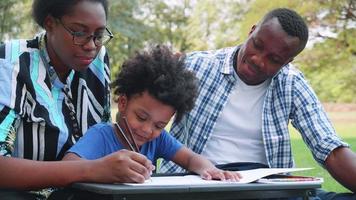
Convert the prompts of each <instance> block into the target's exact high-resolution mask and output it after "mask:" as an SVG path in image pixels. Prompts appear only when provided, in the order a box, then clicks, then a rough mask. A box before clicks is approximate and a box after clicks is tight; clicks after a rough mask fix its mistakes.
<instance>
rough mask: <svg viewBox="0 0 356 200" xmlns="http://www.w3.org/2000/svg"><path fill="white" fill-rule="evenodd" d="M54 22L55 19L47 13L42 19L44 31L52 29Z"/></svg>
mask: <svg viewBox="0 0 356 200" xmlns="http://www.w3.org/2000/svg"><path fill="white" fill-rule="evenodd" d="M55 24H56V20H55V19H54V17H52V16H51V15H47V17H46V18H45V19H44V21H43V27H44V29H45V30H46V31H51V30H53V28H54V26H55Z"/></svg>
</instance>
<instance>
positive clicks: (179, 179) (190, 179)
mask: <svg viewBox="0 0 356 200" xmlns="http://www.w3.org/2000/svg"><path fill="white" fill-rule="evenodd" d="M308 169H311V168H261V169H252V170H245V171H239V173H240V174H241V175H242V178H241V179H240V181H238V182H231V181H219V180H204V179H202V178H201V177H200V176H198V175H186V176H159V177H151V178H150V179H149V180H146V181H145V182H144V183H124V184H125V185H133V186H173V185H208V184H243V183H250V182H253V181H256V180H258V179H260V178H263V177H266V176H269V175H272V174H279V173H287V172H295V171H302V170H308Z"/></svg>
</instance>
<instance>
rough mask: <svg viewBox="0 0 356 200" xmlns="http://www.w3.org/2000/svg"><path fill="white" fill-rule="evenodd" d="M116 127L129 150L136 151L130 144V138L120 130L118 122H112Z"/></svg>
mask: <svg viewBox="0 0 356 200" xmlns="http://www.w3.org/2000/svg"><path fill="white" fill-rule="evenodd" d="M114 124H115V126H116V128H117V129H118V130H119V133H120V134H121V136H122V137H123V138H124V139H125V141H126V143H127V144H128V146H129V148H130V150H131V151H134V152H138V151H136V149H135V148H134V147H133V146H132V144H131V142H130V140H129V139H128V138H127V137H126V134H125V132H124V131H123V130H122V128H121V127H120V125H119V124H118V123H114Z"/></svg>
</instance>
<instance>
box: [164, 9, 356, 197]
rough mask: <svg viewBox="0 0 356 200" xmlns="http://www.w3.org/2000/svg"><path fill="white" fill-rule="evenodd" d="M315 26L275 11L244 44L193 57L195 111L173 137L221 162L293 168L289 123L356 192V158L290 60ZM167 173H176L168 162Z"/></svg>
mask: <svg viewBox="0 0 356 200" xmlns="http://www.w3.org/2000/svg"><path fill="white" fill-rule="evenodd" d="M307 40H308V28H307V26H306V24H305V23H304V21H303V19H302V18H301V17H300V16H299V15H298V14H297V13H296V12H294V11H292V10H289V9H284V8H281V9H275V10H272V11H271V12H269V13H267V14H266V15H265V16H264V18H263V19H262V20H261V21H260V22H259V23H258V24H257V25H255V26H253V27H252V29H251V31H250V33H249V37H248V38H247V40H246V41H245V42H244V43H243V44H242V45H239V46H236V47H232V48H225V49H220V50H216V51H204V52H193V53H191V54H189V55H188V56H187V58H186V66H187V67H188V68H189V69H191V70H193V71H195V72H196V75H197V77H198V78H199V79H200V86H199V97H198V99H197V101H196V106H195V108H194V109H193V110H192V111H191V112H190V113H189V114H187V115H186V116H184V118H183V120H182V121H181V122H180V123H174V124H173V126H172V129H171V133H172V134H173V135H174V136H175V137H177V138H178V139H179V140H181V141H183V142H184V143H185V144H186V145H187V146H188V147H190V148H191V149H193V150H194V151H195V152H197V153H200V154H202V155H204V156H206V157H207V158H208V159H209V160H211V161H212V162H213V163H215V164H227V163H233V162H257V163H261V164H264V165H267V166H269V167H279V168H286V167H293V166H294V161H293V157H292V153H291V146H290V138H289V132H288V123H289V121H291V123H292V125H293V126H294V127H295V128H296V129H297V130H298V131H299V132H300V133H301V135H302V137H303V139H304V141H305V142H306V144H307V146H308V147H309V149H310V150H311V152H312V154H313V156H314V158H315V160H316V161H317V162H318V163H319V164H321V165H322V166H324V167H325V168H326V169H327V170H328V171H329V172H330V174H331V175H332V176H333V177H334V178H335V179H336V180H338V181H339V182H340V183H341V184H343V185H344V186H345V187H347V188H349V189H350V190H352V191H353V192H355V191H356V181H355V180H356V155H355V153H353V152H352V151H351V150H350V149H349V148H348V145H347V144H346V143H344V142H342V141H341V139H340V138H339V137H338V136H337V135H336V133H335V130H334V128H333V127H332V125H331V123H330V121H329V120H328V118H327V116H326V113H325V111H324V110H323V108H322V106H321V103H320V102H319V100H318V99H317V97H316V95H315V93H314V91H313V90H312V88H311V87H310V86H309V85H308V83H307V81H306V80H305V79H304V77H303V75H302V73H301V72H299V71H298V70H297V69H295V68H294V67H293V66H292V65H291V64H290V62H291V61H292V60H293V59H294V57H295V56H297V55H298V54H299V53H300V52H301V51H302V50H303V49H304V47H305V45H306V43H307ZM161 171H163V172H177V171H179V169H178V167H177V166H174V165H172V163H166V162H163V166H162V169H161Z"/></svg>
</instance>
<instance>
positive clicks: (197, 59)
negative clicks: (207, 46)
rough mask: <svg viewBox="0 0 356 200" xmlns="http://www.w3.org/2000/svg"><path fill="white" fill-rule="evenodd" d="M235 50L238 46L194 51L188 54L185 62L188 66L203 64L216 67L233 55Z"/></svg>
mask: <svg viewBox="0 0 356 200" xmlns="http://www.w3.org/2000/svg"><path fill="white" fill-rule="evenodd" d="M235 50H236V47H227V48H222V49H217V50H208V51H193V52H190V53H188V54H187V56H186V60H185V62H186V64H187V65H188V67H189V66H191V65H193V66H194V67H197V66H202V65H204V66H205V65H210V66H215V67H216V66H219V64H223V63H224V62H225V60H226V58H228V57H230V56H232V55H233V52H234V51H235Z"/></svg>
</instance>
